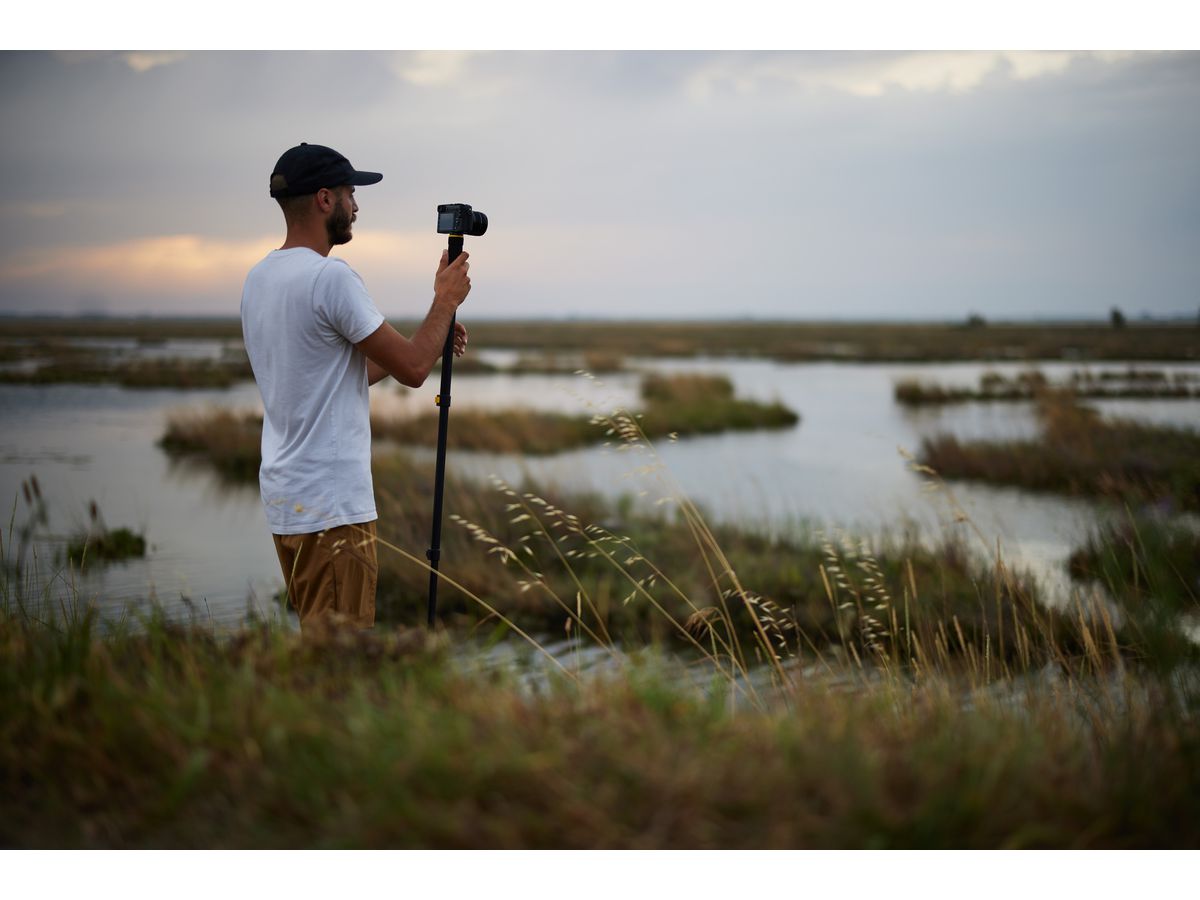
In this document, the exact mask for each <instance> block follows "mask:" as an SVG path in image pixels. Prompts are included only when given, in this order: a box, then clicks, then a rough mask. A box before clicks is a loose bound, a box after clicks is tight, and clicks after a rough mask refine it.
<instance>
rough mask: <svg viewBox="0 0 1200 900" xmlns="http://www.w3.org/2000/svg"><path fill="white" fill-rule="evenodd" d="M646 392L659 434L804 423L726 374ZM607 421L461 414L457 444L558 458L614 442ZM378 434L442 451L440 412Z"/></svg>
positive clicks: (675, 380) (646, 408) (383, 422)
mask: <svg viewBox="0 0 1200 900" xmlns="http://www.w3.org/2000/svg"><path fill="white" fill-rule="evenodd" d="M641 393H642V401H643V409H642V411H640V412H639V413H637V415H638V417H639V422H638V424H639V427H640V428H641V430H642V431H643V432H644V433H646V434H647V435H650V436H652V437H664V436H667V435H671V434H674V435H676V436H681V435H691V434H714V433H718V432H725V431H746V430H753V429H758V428H790V427H792V426H794V425H795V424H796V423H797V422H799V420H800V417H799V416H798V415H796V413H794V412H793V411H792V410H790V409H788V408H787V407H786V406H784V405H783V404H782V403H779V402H773V403H759V402H757V401H753V400H744V399H740V398H737V397H735V396H734V393H733V384H732V383H731V382H730V381H729V379H728V378H725V377H724V376H719V375H669V376H667V375H647V376H645V377H644V378H643V380H642V391H641ZM605 419H606V416H605V415H604V414H599V415H594V416H569V415H565V414H563V413H551V412H541V411H537V410H529V409H506V410H497V411H484V410H462V411H456V412H455V413H454V416H453V420H452V421H453V427H452V428H451V429H450V433H449V446H451V447H453V448H456V449H460V450H481V451H486V452H489V453H524V454H529V455H536V454H544V453H558V452H561V451H564V450H570V449H574V448H576V447H581V446H586V445H588V444H594V443H599V442H601V441H603V440H604V439H605V438H606V437H609V438H611V437H613V436H614V433H613V431H612V429H611V428H607V429H597V428H596V427H595V426H596V425H597V424H601V423H603V422H604V421H605ZM371 432H372V434H373V435H374V436H376V437H378V438H382V439H386V440H391V441H395V442H396V443H398V444H408V445H424V446H434V445H436V443H437V434H438V427H437V414H436V413H423V414H421V415H419V416H415V417H410V418H402V419H397V418H381V417H372V420H371Z"/></svg>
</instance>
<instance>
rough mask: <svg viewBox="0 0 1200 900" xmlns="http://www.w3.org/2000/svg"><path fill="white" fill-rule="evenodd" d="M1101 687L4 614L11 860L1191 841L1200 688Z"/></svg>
mask: <svg viewBox="0 0 1200 900" xmlns="http://www.w3.org/2000/svg"><path fill="white" fill-rule="evenodd" d="M835 683H836V682H835ZM1092 684H1093V683H1092V682H1090V681H1076V680H1075V679H1073V678H1071V677H1067V678H1066V679H1060V680H1058V681H1056V682H1054V684H1053V686H1051V685H1049V684H1040V683H1029V684H1026V685H1024V686H1022V685H1017V684H1011V685H1004V686H1002V687H1000V689H999V690H997V689H996V686H993V687H992V689H990V690H984V689H977V690H971V689H964V688H963V687H962V686H960V685H956V684H954V683H952V682H947V681H945V680H942V679H940V678H937V677H930V678H927V679H925V680H923V681H920V682H917V683H905V682H902V681H898V680H895V679H885V680H884V681H883V682H875V683H868V682H866V681H856V682H852V683H851V684H848V685H844V686H843V687H842V688H841V689H839V690H830V683H829V682H827V681H825V680H823V679H820V678H814V679H812V680H811V681H801V682H798V683H797V684H796V685H795V686H794V687H793V689H792V690H790V691H789V693H788V694H787V696H786V701H783V700H781V701H779V702H774V703H770V704H768V705H766V706H764V707H761V708H759V707H741V708H737V709H733V708H731V707H730V705H729V704H728V702H726V701H727V695H726V692H725V691H724V690H723V689H721V688H720V687H719V686H717V687H713V688H712V689H710V690H702V689H696V688H692V687H689V686H688V683H687V680H686V679H682V678H680V676H679V673H678V672H677V671H674V670H672V669H670V668H669V667H664V666H663V665H657V664H655V663H654V661H653V658H650V657H648V658H647V659H646V660H645V661H643V662H642V663H640V664H639V663H637V662H631V663H629V664H626V665H625V666H623V667H622V668H621V669H619V670H618V671H616V672H615V673H614V674H611V675H608V676H594V677H589V678H581V679H579V678H572V677H567V676H564V677H560V678H549V679H546V680H542V681H541V682H539V685H538V686H537V687H536V688H535V689H534V690H528V689H524V688H522V687H521V683H520V682H519V681H518V680H517V679H516V678H515V676H513V675H506V674H504V673H503V672H500V673H497V672H487V673H483V672H477V671H474V670H472V668H471V667H470V666H465V665H462V664H456V663H455V662H454V659H453V657H452V656H451V653H450V650H449V648H448V646H447V644H446V643H445V641H444V640H438V639H434V638H431V637H430V636H428V635H426V634H425V633H423V632H415V631H399V632H391V633H382V634H364V635H353V634H348V633H345V632H342V633H334V634H332V635H324V636H316V637H312V638H309V639H305V640H301V639H299V638H298V637H297V636H296V635H292V634H287V633H284V632H281V631H280V630H278V629H271V628H266V627H248V628H246V629H243V630H241V631H237V632H233V633H214V632H212V631H209V630H206V629H202V628H196V627H191V628H182V627H179V626H173V625H170V624H168V623H166V622H163V621H162V620H161V619H157V620H156V619H151V620H149V621H146V622H143V623H140V626H139V627H138V628H136V629H133V628H118V629H116V630H115V631H114V630H110V631H109V632H107V633H104V632H102V630H101V628H100V627H99V624H98V622H97V620H96V618H95V616H94V615H89V614H83V615H76V616H74V617H71V618H68V619H67V620H65V621H59V622H57V623H53V624H50V623H46V622H39V621H34V620H32V619H30V618H29V617H27V616H21V615H19V614H17V615H15V614H13V613H12V612H10V611H4V612H0V844H2V845H4V846H7V847H66V848H138V847H141V848H164V847H166V848H169V847H201V848H204V847H226V848H285V847H286V848H294V847H312V848H350V847H363V848H373V847H392V848H460V847H467V848H492V847H495V848H559V847H562V848H786V847H796V848H805V847H815V848H820V847H835V848H840V847H849V848H889V847H901V848H908V847H951V848H954V847H967V848H994V847H1006V848H1020V847H1065V848H1129V847H1156V848H1161V847H1180V848H1183V847H1191V846H1195V845H1196V843H1197V841H1198V840H1200V816H1198V815H1197V812H1198V811H1200V728H1198V727H1197V724H1196V723H1197V718H1196V713H1197V711H1198V710H1197V701H1196V696H1197V695H1196V692H1195V687H1194V684H1193V682H1192V680H1190V679H1189V680H1185V682H1184V686H1183V687H1182V688H1179V687H1176V688H1171V687H1169V686H1168V684H1167V683H1166V682H1165V681H1162V682H1160V681H1157V680H1153V679H1138V678H1133V677H1130V676H1120V675H1118V676H1116V677H1113V678H1111V679H1110V680H1109V681H1108V682H1107V683H1104V682H1102V683H1101V684H1100V686H1101V687H1102V689H1101V690H1096V689H1095V688H1094V687H1093V686H1092ZM847 688H848V689H847Z"/></svg>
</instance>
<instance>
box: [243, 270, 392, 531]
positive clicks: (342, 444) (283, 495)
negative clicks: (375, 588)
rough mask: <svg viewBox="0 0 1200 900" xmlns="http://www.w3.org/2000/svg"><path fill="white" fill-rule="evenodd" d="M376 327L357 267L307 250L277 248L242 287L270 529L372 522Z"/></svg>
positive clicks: (260, 475)
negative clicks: (368, 344) (372, 347)
mask: <svg viewBox="0 0 1200 900" xmlns="http://www.w3.org/2000/svg"><path fill="white" fill-rule="evenodd" d="M382 324H383V315H382V314H381V313H380V312H379V310H378V309H376V308H375V304H374V303H373V302H372V301H371V297H370V296H369V295H368V294H367V289H366V286H365V285H364V284H363V281H362V279H361V278H359V277H358V273H357V272H355V271H354V270H353V269H351V268H350V266H349V265H347V264H346V263H345V261H343V260H340V259H338V258H336V257H325V256H321V254H319V253H317V252H316V251H314V250H309V249H308V248H306V247H298V248H293V249H290V250H274V251H272V252H271V253H269V254H267V257H266V259H264V260H263V261H262V262H260V263H259V264H258V265H256V266H255V267H254V268H253V269H251V270H250V274H249V275H247V276H246V284H245V287H244V288H243V289H242V335H243V337H244V338H245V341H246V352H247V354H249V356H250V366H251V368H252V369H253V370H254V380H255V381H257V382H258V389H259V391H260V392H261V393H262V400H263V408H264V410H265V415H264V417H263V431H262V468H260V469H259V473H258V482H259V487H260V488H261V489H262V500H263V506H264V508H265V509H266V513H267V524H268V525H269V526H270V528H271V531H272V532H273V533H274V534H308V533H310V532H314V531H323V530H325V529H326V528H334V527H336V526H338V525H353V524H358V523H362V522H370V521H371V520H373V519H375V518H377V516H376V513H375V491H374V488H373V486H372V484H371V418H370V408H369V402H368V396H367V360H366V357H365V356H363V355H362V354H361V353H359V352H358V349H357V348H356V347H355V346H354V345H355V344H356V343H357V342H358V341H361V340H362V339H363V338H365V337H367V336H368V335H370V334H372V333H373V332H374V331H375V330H376V329H377V328H378V327H379V326H380V325H382Z"/></svg>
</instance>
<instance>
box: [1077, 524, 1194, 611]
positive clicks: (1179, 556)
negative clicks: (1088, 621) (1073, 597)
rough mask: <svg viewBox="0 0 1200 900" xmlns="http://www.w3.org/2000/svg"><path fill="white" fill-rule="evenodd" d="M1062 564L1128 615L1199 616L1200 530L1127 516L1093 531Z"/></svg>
mask: <svg viewBox="0 0 1200 900" xmlns="http://www.w3.org/2000/svg"><path fill="white" fill-rule="evenodd" d="M1067 565H1068V569H1069V571H1070V573H1071V576H1072V577H1073V578H1076V579H1078V580H1080V581H1094V582H1099V583H1100V584H1102V585H1104V587H1105V588H1106V589H1107V590H1108V593H1109V594H1110V595H1111V596H1114V597H1120V598H1121V600H1122V602H1123V606H1124V608H1125V609H1126V610H1127V611H1129V612H1132V613H1134V614H1138V613H1141V612H1144V611H1152V612H1153V613H1154V614H1166V615H1178V614H1181V613H1190V614H1193V615H1194V614H1200V532H1197V531H1196V530H1195V529H1194V528H1189V527H1187V526H1186V525H1183V524H1180V523H1177V522H1173V521H1170V520H1163V519H1162V518H1158V517H1152V516H1136V515H1128V516H1126V517H1125V518H1123V519H1120V520H1117V521H1114V522H1110V523H1107V524H1105V525H1102V526H1100V527H1097V528H1095V529H1094V530H1093V531H1092V533H1091V535H1089V537H1088V539H1087V540H1086V541H1085V542H1084V544H1083V545H1082V546H1081V547H1079V548H1077V549H1076V550H1075V551H1074V552H1073V553H1072V554H1071V557H1070V559H1069V560H1068V563H1067Z"/></svg>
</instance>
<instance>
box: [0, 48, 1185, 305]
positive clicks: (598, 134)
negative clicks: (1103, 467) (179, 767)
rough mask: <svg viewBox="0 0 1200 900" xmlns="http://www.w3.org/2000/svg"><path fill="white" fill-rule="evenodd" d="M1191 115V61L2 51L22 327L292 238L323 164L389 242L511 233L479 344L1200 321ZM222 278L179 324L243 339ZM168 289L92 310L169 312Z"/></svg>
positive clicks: (1171, 57) (4, 293)
mask: <svg viewBox="0 0 1200 900" xmlns="http://www.w3.org/2000/svg"><path fill="white" fill-rule="evenodd" d="M1196 109H1200V54H1194V53H1176V54H1133V55H1128V56H1115V55H1114V56H1104V55H1095V54H1033V55H1031V54H940V55H939V54H932V55H931V54H875V53H805V54H795V53H771V54H742V53H691V52H688V53H529V54H524V53H522V54H516V53H483V54H459V55H453V56H451V55H447V54H424V55H423V54H388V53H192V54H188V55H186V56H184V57H165V56H146V57H145V58H144V59H142V60H141V62H139V63H138V64H136V65H135V64H134V63H133V62H132V61H131V60H130V58H129V57H128V56H122V55H97V56H83V57H79V58H75V59H72V60H70V61H64V59H62V58H60V57H57V56H55V55H54V54H27V53H4V54H0V115H2V116H3V117H4V121H6V122H16V123H20V127H18V128H7V129H6V132H5V136H4V138H3V139H2V140H0V162H2V163H3V165H4V167H5V171H6V172H7V173H10V175H9V179H8V182H9V183H8V184H7V185H6V187H7V192H8V193H7V197H6V203H5V206H4V211H5V216H4V219H3V221H4V225H3V229H4V231H3V237H4V247H5V250H4V251H2V252H0V309H14V308H23V307H25V306H27V305H28V304H30V303H32V302H36V303H38V304H45V305H47V306H54V305H55V304H56V303H60V304H61V306H62V307H63V308H67V307H69V306H70V305H71V303H73V302H75V301H74V300H69V299H68V297H67V296H66V295H67V294H68V293H69V292H71V291H75V294H74V295H72V296H76V297H77V296H79V295H80V292H81V291H82V290H84V288H83V287H81V285H80V284H79V283H78V282H79V281H80V279H83V278H84V276H83V275H79V276H78V277H77V278H76V279H75V280H74V281H73V280H72V274H71V266H72V251H71V250H69V249H68V250H63V251H62V253H61V259H62V264H61V265H62V270H61V272H58V271H57V270H56V271H55V272H54V273H51V274H44V275H39V276H38V277H37V278H33V277H26V278H24V279H21V278H16V277H11V276H4V275H3V274H2V273H3V272H5V271H8V272H10V273H11V272H13V271H16V269H15V266H16V262H18V261H19V260H20V259H21V258H22V257H30V256H32V255H39V257H38V258H39V259H40V258H44V257H45V255H46V254H47V253H51V254H53V253H54V252H55V248H58V247H63V248H93V249H94V248H103V247H106V246H109V245H120V247H121V248H123V249H122V251H121V252H133V251H132V250H131V249H130V248H131V247H132V248H133V250H137V249H138V248H139V247H140V246H141V245H138V244H130V243H129V242H138V241H152V240H153V239H156V238H163V237H171V236H182V235H194V236H197V237H199V238H202V239H203V240H202V241H201V242H200V244H199V246H200V247H201V248H202V250H203V252H206V253H229V254H230V257H229V258H230V259H240V256H239V255H238V253H239V252H240V251H238V252H234V251H231V250H229V249H228V248H229V247H232V246H234V245H238V244H239V242H240V243H248V242H254V241H261V240H262V239H264V237H266V238H270V237H271V236H276V235H278V234H279V232H280V222H279V215H278V210H277V209H276V208H275V206H274V204H273V203H272V202H271V201H270V200H269V199H268V198H267V197H266V181H267V176H268V175H269V172H270V166H271V164H272V163H273V162H274V160H275V158H276V157H277V156H278V154H279V153H280V152H282V150H283V149H285V148H286V147H287V146H290V145H291V144H293V143H296V142H298V141H300V140H309V141H313V142H319V143H328V144H331V145H333V146H335V147H338V148H339V149H341V150H342V151H343V152H345V153H346V154H347V155H349V156H350V158H351V159H352V160H353V161H354V162H355V164H356V165H358V166H360V167H363V168H377V169H380V170H382V171H383V172H384V173H385V178H384V181H383V182H382V183H381V184H380V185H378V186H375V187H372V188H369V189H364V190H363V191H362V192H361V201H362V205H363V211H362V214H361V216H360V224H359V231H360V235H362V236H363V238H364V241H365V238H366V236H367V235H368V234H369V233H370V232H371V230H372V229H374V230H375V231H376V232H377V233H379V234H382V233H384V232H387V233H396V234H405V235H413V236H414V237H413V241H414V242H415V241H419V240H420V238H418V237H416V236H417V235H422V234H425V233H426V232H431V231H432V227H431V211H432V208H433V206H434V205H435V204H436V203H438V202H446V201H448V200H462V201H465V202H472V203H475V204H476V205H478V206H479V207H480V208H482V209H484V210H486V211H487V212H488V213H489V215H490V216H491V217H492V221H493V225H494V227H493V232H492V233H491V234H489V236H488V237H487V238H485V239H484V240H482V241H480V242H479V243H478V245H477V247H476V249H475V259H476V263H477V265H476V268H475V274H477V279H476V284H477V288H478V290H477V292H476V294H477V295H479V298H480V302H479V303H478V304H477V310H478V314H481V315H505V314H521V315H535V314H576V315H637V314H646V313H648V312H652V313H655V314H661V315H668V316H672V315H678V316H684V315H743V314H753V315H759V316H764V317H766V316H779V315H797V316H805V317H829V316H893V315H906V316H918V317H953V318H957V317H960V316H963V315H965V314H966V313H967V312H968V311H977V312H982V313H984V314H985V315H989V316H994V317H1003V316H1020V315H1026V316H1027V315H1052V314H1062V315H1093V316H1099V315H1103V314H1105V312H1106V311H1107V309H1108V307H1109V306H1112V305H1121V306H1124V307H1126V308H1127V309H1129V310H1130V311H1132V312H1134V313H1135V314H1136V313H1137V312H1140V311H1141V310H1142V309H1145V310H1149V311H1152V312H1155V313H1158V314H1164V313H1170V312H1177V311H1180V312H1182V311H1194V310H1195V308H1196V306H1197V304H1200V296H1198V295H1200V262H1197V261H1196V258H1195V257H1196V256H1197V254H1196V253H1195V252H1194V248H1195V247H1196V246H1197V245H1198V239H1200V174H1198V170H1197V166H1196V164H1195V160H1196V159H1197V158H1200V116H1197V114H1196V113H1195V110H1196ZM522 242H524V243H522ZM151 246H165V247H175V246H177V244H175V243H169V242H168V243H160V244H151ZM178 246H192V245H191V244H186V243H180V244H178ZM366 246H368V245H366V244H365V243H359V244H351V245H350V246H349V247H347V248H346V250H345V254H344V255H345V256H346V257H347V258H348V259H349V260H350V261H351V262H352V263H354V264H355V265H356V266H357V267H359V268H360V271H362V272H363V274H364V277H366V278H367V280H368V284H369V285H371V287H372V288H373V289H374V290H375V291H376V293H377V294H378V295H380V297H381V298H386V299H381V301H380V305H381V307H383V308H385V310H386V311H388V312H391V313H395V314H399V313H402V312H404V311H405V310H408V311H410V312H412V313H413V314H416V312H418V311H420V309H421V308H422V307H423V305H424V303H425V302H426V299H427V298H426V294H427V293H428V275H429V274H431V272H432V266H431V265H429V266H425V267H424V268H428V269H429V272H428V273H427V272H425V271H424V268H422V264H421V263H420V262H419V260H418V258H417V257H418V256H419V255H420V254H423V253H424V252H425V251H424V250H421V249H414V248H411V247H410V248H409V249H406V250H405V251H404V254H401V253H400V252H399V251H398V252H397V257H398V259H397V260H389V259H387V254H385V253H376V252H372V253H364V251H363V249H362V248H363V247H366ZM406 246H407V245H406ZM419 246H423V245H419ZM438 246H439V245H438V241H437V237H436V235H434V234H432V233H429V234H428V253H429V254H431V255H432V256H433V257H434V259H436V253H437V248H438ZM76 252H78V251H76ZM197 252H200V251H197ZM356 252H357V253H358V254H359V258H356ZM399 257H403V258H402V259H400V258H399ZM88 258H89V259H95V257H88ZM489 265H490V266H491V270H492V272H493V278H492V280H491V282H490V283H489V279H488V271H489ZM211 268H212V275H211V278H210V280H209V281H205V280H203V279H201V280H194V281H189V282H188V283H187V285H186V286H185V287H180V286H179V285H168V284H164V285H163V289H162V291H161V294H162V296H165V297H170V298H172V299H171V301H170V302H171V304H172V308H173V309H174V308H180V309H183V308H186V307H189V306H194V307H195V308H196V309H198V310H200V309H213V310H217V309H219V310H220V311H223V312H224V311H228V309H229V301H230V297H231V296H234V297H236V294H237V293H238V292H239V290H240V280H239V279H238V277H237V274H236V271H234V269H233V267H231V266H226V267H222V266H212V267H211ZM97 271H99V270H97ZM153 271H158V270H157V269H154V270H153ZM206 271H207V269H206ZM166 277H167V276H165V275H164V279H165V278H166ZM97 279H99V281H97ZM147 291H150V288H148V287H147V286H146V284H145V283H144V280H143V281H138V282H137V283H134V282H133V280H130V281H129V282H128V283H126V282H124V281H122V278H121V274H120V269H119V267H117V268H116V269H113V270H110V269H109V268H107V267H106V268H104V274H103V275H96V274H94V273H93V274H92V275H91V276H89V279H88V283H87V284H86V292H87V293H88V296H89V297H91V298H92V299H91V301H90V302H96V301H95V297H96V296H98V295H99V296H106V297H108V298H110V299H109V302H110V303H111V305H112V306H113V307H114V308H117V309H120V308H122V307H123V306H124V307H127V308H130V309H156V308H160V307H159V306H158V305H156V298H155V297H153V296H148V295H147V294H146V292H147ZM30 298H35V299H34V300H31V299H30ZM472 299H473V301H474V300H475V299H476V298H475V297H474V296H473V298H472ZM235 305H236V304H235ZM389 307H390V308H389Z"/></svg>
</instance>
